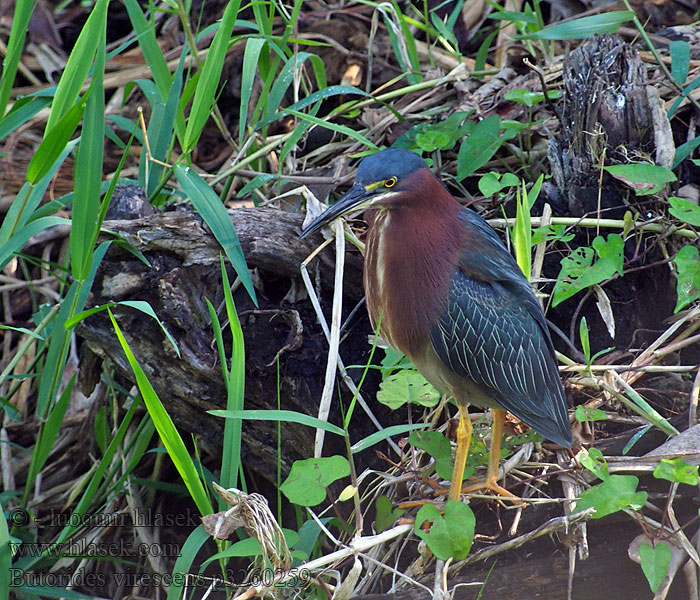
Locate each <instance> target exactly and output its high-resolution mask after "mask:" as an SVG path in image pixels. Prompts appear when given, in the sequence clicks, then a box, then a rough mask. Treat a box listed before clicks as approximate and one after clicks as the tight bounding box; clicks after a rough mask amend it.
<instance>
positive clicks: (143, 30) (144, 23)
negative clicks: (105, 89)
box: [124, 0, 172, 101]
mask: <svg viewBox="0 0 700 600" xmlns="http://www.w3.org/2000/svg"><path fill="white" fill-rule="evenodd" d="M124 5H125V6H126V12H127V14H128V15H129V20H130V21H131V25H132V26H133V28H134V33H136V36H137V39H138V42H139V46H140V47H141V52H143V58H144V59H145V60H146V64H147V65H148V68H149V69H150V71H151V75H152V76H153V81H154V82H155V84H156V87H157V88H158V91H159V92H160V97H161V99H162V100H163V101H165V99H166V98H167V97H168V91H169V90H170V84H171V83H172V77H171V76H170V69H168V63H167V61H166V60H165V57H164V56H163V51H162V50H161V49H160V45H159V44H158V40H157V39H156V34H155V29H154V26H153V24H151V23H149V22H148V20H147V19H146V16H145V15H144V14H143V11H142V10H141V7H140V6H139V3H138V2H137V0H124Z"/></svg>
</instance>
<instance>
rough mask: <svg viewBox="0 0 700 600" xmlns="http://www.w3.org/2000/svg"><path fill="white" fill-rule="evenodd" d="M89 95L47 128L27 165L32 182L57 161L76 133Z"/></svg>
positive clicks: (29, 179)
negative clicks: (49, 128)
mask: <svg viewBox="0 0 700 600" xmlns="http://www.w3.org/2000/svg"><path fill="white" fill-rule="evenodd" d="M87 97H88V95H87V94H86V95H85V96H83V98H82V99H81V100H80V101H79V102H77V103H76V104H75V105H73V106H72V107H71V108H70V109H69V110H68V111H67V112H66V113H65V114H64V115H63V116H62V117H61V119H59V120H58V121H57V122H56V124H55V125H54V127H52V128H51V130H47V133H46V135H45V136H44V139H43V140H42V141H41V143H40V144H39V147H38V148H37V149H36V152H35V153H34V155H33V156H32V158H31V160H30V161H29V165H28V166H27V175H26V177H27V181H29V182H30V183H32V184H34V183H36V182H37V181H38V180H39V179H41V178H42V177H43V176H44V175H46V173H47V172H48V171H49V169H51V167H52V166H53V165H54V164H55V163H56V159H57V158H58V157H59V156H60V155H61V154H62V153H63V151H64V150H65V148H66V146H67V145H68V142H69V141H70V138H71V136H72V135H73V133H75V130H76V129H77V127H78V123H80V119H81V118H82V116H83V112H84V110H85V102H86V100H87ZM52 114H53V111H52Z"/></svg>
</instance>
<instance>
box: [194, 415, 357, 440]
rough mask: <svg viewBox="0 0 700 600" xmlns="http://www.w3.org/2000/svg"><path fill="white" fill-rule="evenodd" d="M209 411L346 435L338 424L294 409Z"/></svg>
mask: <svg viewBox="0 0 700 600" xmlns="http://www.w3.org/2000/svg"><path fill="white" fill-rule="evenodd" d="M207 412H208V413H209V414H210V415H214V416H215V417H224V418H226V419H251V420H253V421H284V422H287V423H299V424H300V425H306V426H307V427H313V428H314V429H323V430H324V431H328V432H330V433H334V434H336V435H340V436H345V431H343V430H342V429H341V428H340V427H338V426H337V425H333V423H328V422H327V421H323V420H321V419H318V418H316V417H312V416H311V415H305V414H304V413H300V412H296V411H293V410H236V411H233V410H208V411H207Z"/></svg>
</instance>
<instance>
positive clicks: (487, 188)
mask: <svg viewBox="0 0 700 600" xmlns="http://www.w3.org/2000/svg"><path fill="white" fill-rule="evenodd" d="M516 185H520V179H519V178H518V176H517V175H515V174H513V173H504V174H503V175H501V174H500V173H498V172H497V171H490V172H489V173H486V175H484V176H483V177H481V178H480V179H479V181H478V186H479V191H480V192H481V193H482V194H483V195H484V196H493V195H494V194H497V193H498V192H500V191H501V190H502V189H503V188H507V187H515V186H516ZM572 237H573V235H572Z"/></svg>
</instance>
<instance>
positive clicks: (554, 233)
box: [532, 225, 575, 246]
mask: <svg viewBox="0 0 700 600" xmlns="http://www.w3.org/2000/svg"><path fill="white" fill-rule="evenodd" d="M566 229H567V227H566V225H545V226H543V227H536V228H535V229H533V230H532V245H533V246H535V245H537V244H540V243H542V242H570V241H571V240H573V239H574V237H575V235H574V234H573V233H566Z"/></svg>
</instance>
